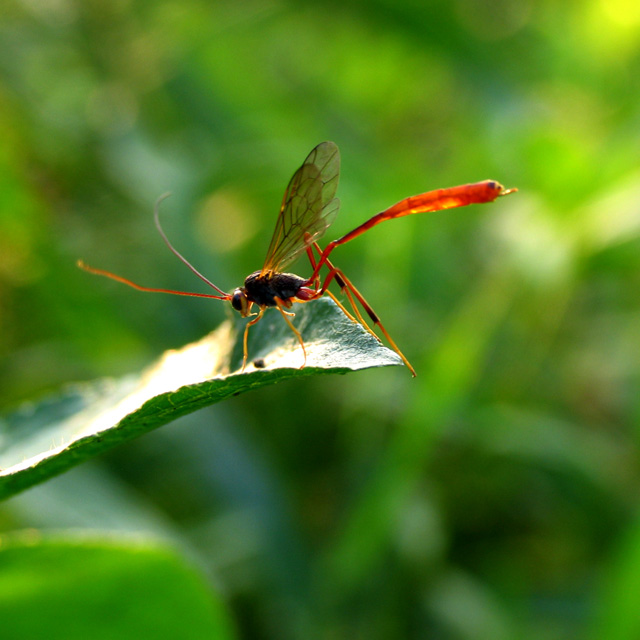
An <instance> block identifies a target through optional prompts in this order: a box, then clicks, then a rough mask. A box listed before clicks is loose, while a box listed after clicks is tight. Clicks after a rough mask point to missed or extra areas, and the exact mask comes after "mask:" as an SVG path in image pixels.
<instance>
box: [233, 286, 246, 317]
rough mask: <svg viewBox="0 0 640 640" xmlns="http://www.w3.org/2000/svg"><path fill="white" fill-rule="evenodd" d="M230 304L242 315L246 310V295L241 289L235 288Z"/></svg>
mask: <svg viewBox="0 0 640 640" xmlns="http://www.w3.org/2000/svg"><path fill="white" fill-rule="evenodd" d="M231 306H232V307H233V308H234V309H235V310H236V311H239V312H240V313H241V314H242V315H244V314H245V313H246V311H247V296H246V295H245V293H244V291H242V289H236V290H235V291H234V292H233V296H232V297H231Z"/></svg>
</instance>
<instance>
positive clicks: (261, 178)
mask: <svg viewBox="0 0 640 640" xmlns="http://www.w3.org/2000/svg"><path fill="white" fill-rule="evenodd" d="M639 78H640V5H639V4H638V3H637V0H613V1H611V0H575V1H574V2H559V1H558V2H553V0H550V1H547V2H542V1H541V2H535V1H533V0H529V1H527V0H525V1H523V2H507V1H506V0H497V1H495V2H489V3H482V2H480V1H479V0H454V1H452V2H444V1H442V0H440V1H438V0H432V1H429V2H425V3H419V2H411V1H410V0H400V1H395V0H394V1H393V2H392V1H391V0H375V1H373V2H352V3H349V2H323V3H314V2H298V3H295V2H283V1H277V0H246V1H244V0H243V1H240V2H232V1H226V2H205V1H204V0H180V1H179V2H178V1H177V0H165V1H163V0H160V1H153V2H152V1H150V0H149V1H135V0H116V1H112V2H99V1H98V0H89V1H80V0H50V1H47V2H45V1H43V0H23V1H18V0H4V2H3V4H2V8H1V9H0V353H1V355H2V357H1V359H0V407H1V408H3V409H9V408H11V407H13V406H15V405H17V404H18V403H20V402H22V401H24V400H37V399H38V398H39V397H42V396H43V395H45V394H48V393H54V392H55V391H56V390H57V389H60V388H61V387H62V386H63V385H64V384H65V383H68V382H72V381H78V380H91V379H94V378H98V377H102V376H120V375H123V374H126V373H128V372H133V371H137V370H139V369H141V368H142V367H144V366H145V365H146V364H148V363H149V362H151V361H152V360H153V359H155V358H156V357H157V356H158V355H159V354H160V353H161V352H163V351H164V350H166V349H169V348H173V347H179V346H181V345H183V344H185V343H187V342H190V341H193V340H196V339H198V338H200V337H201V336H203V335H204V334H205V333H207V332H208V331H210V330H211V329H212V328H214V327H215V326H217V325H218V324H219V323H220V322H221V321H222V320H223V319H224V318H225V317H227V314H228V313H229V310H228V308H227V307H228V305H223V304H220V303H218V302H215V301H203V300H197V299H187V298H176V297H171V296H162V295H151V294H142V293H138V292H135V291H133V290H131V289H129V288H127V287H124V286H121V285H118V284H116V283H113V282H109V281H107V280H104V279H99V278H94V277H92V276H89V275H88V274H86V273H84V272H81V271H79V270H78V269H77V268H76V267H75V261H76V259H77V258H84V259H85V260H87V261H88V262H90V263H91V264H93V265H95V266H100V267H103V268H106V269H110V270H112V271H115V272H116V273H119V274H122V275H124V276H126V277H129V278H131V279H133V280H135V281H137V282H140V283H142V284H146V285H148V286H156V287H167V288H177V289H186V290H194V289H195V290H200V291H204V289H203V288H202V287H201V286H200V285H201V283H199V281H198V280H197V279H195V278H194V276H193V275H192V274H191V273H190V272H189V271H188V270H187V269H186V268H184V266H183V265H181V264H180V263H179V262H178V261H177V260H176V259H175V257H174V256H172V255H171V254H170V253H169V252H168V251H167V250H166V247H164V245H163V244H162V241H161V239H160V238H159V237H158V235H157V233H156V232H155V230H154V228H153V223H152V209H153V204H154V202H155V200H156V198H157V197H158V196H159V195H160V194H162V193H164V192H166V191H171V192H172V193H173V196H172V198H170V199H169V200H167V201H166V202H165V203H164V204H163V212H162V213H163V220H164V226H165V229H166V231H167V233H168V235H169V236H170V237H171V238H172V240H173V242H174V243H175V245H176V246H177V247H178V248H179V249H180V250H181V251H182V252H183V253H184V254H185V255H186V256H187V257H188V258H189V259H190V260H191V261H192V262H193V263H194V264H195V265H196V266H197V267H198V268H199V269H200V270H202V271H203V272H204V273H205V274H206V275H207V276H208V277H209V278H210V279H212V280H213V281H214V282H215V283H216V284H218V285H219V286H220V287H221V288H223V289H225V290H231V289H232V288H234V287H236V286H238V285H239V284H241V282H242V280H243V279H244V277H245V276H246V275H247V274H248V273H250V272H251V271H253V270H255V269H256V268H259V267H260V266H261V264H262V260H263V256H264V253H265V251H266V248H267V245H268V242H269V239H270V234H271V232H272V229H273V226H274V224H275V217H276V215H277V211H278V207H279V204H280V200H281V197H282V193H283V191H284V188H285V186H286V184H287V181H288V180H289V178H290V177H291V175H292V173H293V172H294V170H295V169H296V168H297V167H298V166H299V165H300V163H301V162H302V161H303V159H304V158H305V156H306V155H307V153H308V152H309V151H310V150H311V148H312V147H314V146H315V145H316V144H317V143H318V142H321V141H322V140H333V141H335V142H336V143H337V144H338V146H339V147H340V150H341V153H342V177H341V183H340V187H339V192H338V195H339V196H340V198H341V200H342V209H341V213H340V215H339V216H338V219H337V221H336V222H335V223H334V226H333V227H332V229H331V230H330V231H329V234H328V236H329V237H327V238H326V239H327V240H331V239H333V238H334V237H338V236H339V235H342V234H343V233H345V232H347V231H349V230H350V229H351V228H353V227H355V226H356V225H357V224H359V223H360V222H362V221H363V220H365V219H366V218H368V217H369V216H371V215H373V214H374V213H376V212H378V211H380V210H381V209H383V208H385V207H387V206H389V205H391V204H393V203H394V202H396V201H397V200H400V199H401V198H403V197H406V196H409V195H413V194H415V193H420V192H422V191H426V190H429V189H433V188H438V187H444V186H451V185H454V184H460V183H465V182H473V181H476V180H481V179H485V178H494V179H496V180H499V181H500V182H502V183H503V184H505V185H506V186H509V187H512V186H513V187H516V186H517V187H518V188H519V189H520V192H519V193H518V194H517V195H513V196H510V197H509V198H507V199H504V200H500V201H498V202H496V203H495V204H492V205H485V206H478V207H474V208H470V209H462V210H456V211H452V212H448V213H441V214H434V215H425V216H414V217H410V218H404V219H402V220H398V221H394V222H391V223H388V224H386V225H385V226H384V228H383V227H378V228H376V229H375V230H372V231H370V232H369V233H368V234H366V235H365V236H363V237H361V238H359V239H358V240H356V241H354V242H353V243H351V244H349V245H347V246H345V247H341V248H339V249H338V250H336V252H335V253H334V254H333V255H334V257H335V261H336V263H338V264H339V265H340V266H341V267H342V268H343V269H344V270H345V272H346V273H347V274H348V275H349V276H350V277H351V278H352V280H353V281H354V282H355V283H357V285H358V287H359V288H360V289H361V290H362V291H363V292H364V293H365V295H366V296H367V298H368V299H369V300H370V302H371V303H372V305H373V307H374V308H375V309H376V310H377V311H378V313H379V314H380V315H381V317H382V318H383V321H384V322H385V325H386V326H387V328H388V330H389V332H390V333H391V335H392V336H394V338H395V339H396V341H397V342H398V344H399V345H400V347H401V348H402V349H403V351H404V352H405V354H406V355H407V357H408V358H409V360H411V362H412V363H413V365H414V366H415V368H416V369H417V371H418V377H417V378H416V379H415V380H412V379H411V377H410V376H409V374H408V372H407V371H406V370H402V369H400V368H392V369H386V370H378V371H367V372H363V373H359V374H354V375H349V376H347V377H344V378H343V377H339V378H334V379H330V378H325V377H322V378H318V379H309V380H302V381H295V382H289V383H286V384H282V385H280V386H277V387H275V388H270V389H266V390H262V391H259V392H254V393H252V394H251V395H245V396H241V397H238V398H237V399H233V400H231V401H229V402H226V403H225V404H223V405H218V406H216V407H214V408H212V409H210V410H204V411H200V412H199V413H197V414H195V415H192V416H190V417H188V418H185V419H182V420H180V421H178V422H176V423H174V424H172V425H169V426H168V427H165V428H163V429H161V430H160V431H158V432H155V433H153V434H151V435H149V436H146V437H144V438H142V439H140V440H138V441H136V442H134V443H132V444H129V445H127V446H124V447H122V448H120V449H119V450H117V451H115V452H114V453H113V454H112V455H109V456H106V457H104V458H101V459H100V460H98V461H97V462H95V463H92V464H87V465H84V466H83V467H81V468H78V469H77V470H75V471H73V472H70V473H68V474H66V475H65V476H62V477H60V478H58V479H56V480H55V481H52V482H50V483H48V484H46V485H44V486H42V487H38V488H36V489H33V490H31V491H29V492H27V493H25V494H24V495H22V496H19V497H17V498H14V499H12V500H10V501H9V502H7V503H5V504H4V505H2V507H1V508H0V529H1V530H3V531H12V530H18V529H24V528H31V529H37V530H42V531H48V530H51V529H55V530H61V529H63V530H66V529H68V528H74V529H80V530H100V531H107V532H112V533H114V532H121V531H122V532H136V533H137V534H138V535H143V536H146V535H149V536H153V537H160V538H162V539H165V540H169V541H171V542H170V544H171V545H173V546H175V548H176V549H180V550H181V552H184V553H185V554H186V555H188V556H189V557H190V558H191V559H192V560H193V561H194V562H195V563H196V565H197V566H199V567H201V569H202V570H203V571H204V572H205V573H206V574H207V575H208V576H209V578H210V583H211V585H212V586H211V588H212V590H214V591H216V592H218V593H219V594H221V597H222V599H223V601H224V602H226V603H227V605H228V607H229V609H230V611H231V616H232V618H233V620H234V623H235V625H236V627H237V629H238V632H239V636H240V637H243V638H251V639H254V638H255V639H265V640H266V639H271V638H274V639H275V638H278V639H282V638H283V639H289V638H291V639H293V638H327V639H328V638H332V639H334V638H335V639H342V638H344V639H352V638H367V639H387V638H436V639H444V640H448V639H467V638H468V639H475V638H486V639H492V640H496V639H497V640H500V639H502V638H505V639H506V638H525V639H532V640H533V639H536V640H537V639H545V640H546V639H555V638H591V639H596V638H598V639H599V638H604V637H606V638H609V639H610V638H638V637H640V613H639V612H640V584H639V582H638V581H639V580H640V579H639V578H638V577H636V575H637V574H640V560H639V559H638V558H639V557H640V521H639V519H638V502H639V500H638V488H639V486H640V483H639V480H640V469H639V464H638V459H639V445H638V436H639V430H638V426H639V418H640V401H639V395H638V382H639V377H640V321H639V315H638V314H639V311H640V296H639V293H638V292H639V287H640V164H639V162H638V159H639V154H640V146H639V142H640V90H639V89H640V86H639V81H638V79H639ZM296 267H297V268H294V270H296V271H298V272H299V273H300V274H301V275H305V273H307V272H308V268H307V266H306V265H305V264H304V262H303V261H300V263H299V264H298V265H296Z"/></svg>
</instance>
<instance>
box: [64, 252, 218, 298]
mask: <svg viewBox="0 0 640 640" xmlns="http://www.w3.org/2000/svg"><path fill="white" fill-rule="evenodd" d="M76 264H77V265H78V266H79V267H80V268H81V269H83V270H84V271H88V272H89V273H93V274H95V275H97V276H104V277H105V278H111V279H112V280H115V281H116V282H122V284H126V285H129V286H130V287H133V288H134V289H137V290H138V291H151V292H153V293H172V294H173V295H174V296H193V297H194V298H215V299H216V300H230V299H231V294H229V293H225V294H224V295H223V296H216V295H214V294H212V293H191V292H190V291H175V290H174V289H157V288H155V287H143V286H142V285H141V284H136V283H135V282H132V281H131V280H127V278H123V277H122V276H119V275H116V274H115V273H111V271H105V270H104V269H96V268H95V267H90V266H89V265H88V264H85V263H84V262H83V261H82V260H78V261H77V262H76ZM216 289H217V287H216ZM218 291H219V289H218Z"/></svg>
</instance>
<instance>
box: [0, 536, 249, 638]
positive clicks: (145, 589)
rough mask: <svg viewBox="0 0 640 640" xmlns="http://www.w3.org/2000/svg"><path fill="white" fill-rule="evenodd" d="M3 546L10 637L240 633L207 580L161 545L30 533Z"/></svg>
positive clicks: (0, 611)
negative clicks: (41, 536)
mask: <svg viewBox="0 0 640 640" xmlns="http://www.w3.org/2000/svg"><path fill="white" fill-rule="evenodd" d="M1 543H2V544H1V545H0V616H1V617H2V634H3V636H4V637H5V638H22V639H23V640H37V639H39V638H50V639H51V640H57V639H60V640H62V639H64V640H84V639H86V638H89V637H91V638H96V639H97V640H99V639H102V638H104V639H105V640H107V639H108V638H121V639H122V640H128V639H131V640H133V639H134V638H135V639H136V640H137V639H139V638H158V639H159V640H160V639H162V640H164V639H166V640H169V639H171V638H175V639H176V640H178V639H180V640H183V639H184V640H187V639H190V638H192V639H194V640H196V639H201V638H216V640H231V639H232V638H235V637H236V634H235V632H234V630H233V626H232V624H231V621H230V619H229V615H228V612H227V611H226V609H225V606H224V604H223V603H222V602H221V601H220V600H219V599H218V598H216V597H214V595H213V594H212V593H211V592H210V590H209V588H208V586H207V584H206V581H205V580H204V577H203V576H202V575H200V573H199V572H198V571H196V570H195V569H194V568H193V567H191V566H188V565H187V564H186V563H185V562H184V560H182V558H181V557H179V556H177V555H176V554H175V553H174V552H173V551H171V550H169V549H167V548H165V547H164V546H163V545H160V544H159V543H151V542H144V543H141V542H135V541H132V540H127V539H118V538H106V537H105V538H98V537H96V536H92V537H89V536H86V537H84V538H76V539H74V538H68V537H63V538H56V537H47V538H44V539H41V538H40V537H39V536H33V535H31V536H22V537H14V538H4V539H2V540H1ZM35 612H37V615H34V614H35Z"/></svg>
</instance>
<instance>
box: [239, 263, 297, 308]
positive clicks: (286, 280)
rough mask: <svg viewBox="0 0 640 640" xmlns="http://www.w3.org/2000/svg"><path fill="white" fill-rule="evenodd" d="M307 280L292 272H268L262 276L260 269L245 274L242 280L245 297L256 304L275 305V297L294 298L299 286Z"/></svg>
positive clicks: (282, 298)
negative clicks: (245, 277) (245, 276)
mask: <svg viewBox="0 0 640 640" xmlns="http://www.w3.org/2000/svg"><path fill="white" fill-rule="evenodd" d="M306 282H307V281H306V280H305V279H304V278H301V277H300V276H297V275H295V274H294V273H270V274H266V275H264V276H261V275H260V271H256V272H254V273H252V274H251V275H250V276H247V279H246V280H245V281H244V290H245V293H246V296H247V298H248V299H249V300H250V301H251V302H255V303H256V304H257V305H261V306H266V307H275V306H276V301H275V298H276V297H277V298H280V299H281V300H288V299H289V298H294V297H295V296H296V294H297V293H298V291H300V287H303V286H304V285H305V283H306Z"/></svg>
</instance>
